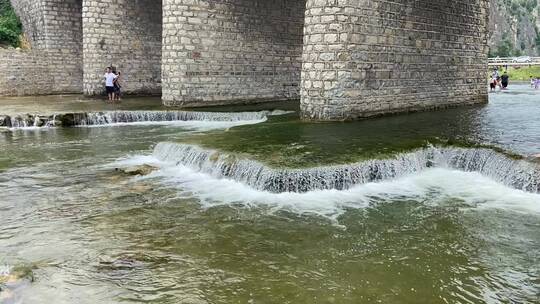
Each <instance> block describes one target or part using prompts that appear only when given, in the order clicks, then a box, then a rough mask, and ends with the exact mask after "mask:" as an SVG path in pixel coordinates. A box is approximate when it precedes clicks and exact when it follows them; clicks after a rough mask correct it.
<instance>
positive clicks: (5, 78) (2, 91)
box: [0, 48, 54, 96]
mask: <svg viewBox="0 0 540 304" xmlns="http://www.w3.org/2000/svg"><path fill="white" fill-rule="evenodd" d="M52 92H54V83H53V82H52V81H51V70H50V62H49V61H48V59H47V58H45V57H44V56H42V54H40V53H39V52H35V51H21V50H15V49H2V48H0V96H2V95H3V96H23V95H43V94H52Z"/></svg>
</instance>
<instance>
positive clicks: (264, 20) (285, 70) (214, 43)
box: [162, 0, 306, 106]
mask: <svg viewBox="0 0 540 304" xmlns="http://www.w3.org/2000/svg"><path fill="white" fill-rule="evenodd" d="M305 3H306V0H272V1H268V0H205V1H192V0H164V1H163V7H164V14H165V15H164V19H163V21H164V25H163V35H164V36H163V38H164V39H163V43H164V44H163V68H162V70H163V73H162V74H163V100H164V103H165V104H166V105H181V106H206V105H217V104H230V103H240V102H254V101H255V102H256V101H264V100H278V99H297V98H298V97H299V91H300V90H299V84H300V71H301V57H302V37H303V26H304V11H305Z"/></svg>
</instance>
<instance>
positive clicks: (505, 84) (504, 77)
mask: <svg viewBox="0 0 540 304" xmlns="http://www.w3.org/2000/svg"><path fill="white" fill-rule="evenodd" d="M509 79H510V76H508V73H507V72H506V71H505V72H504V74H503V75H502V76H501V85H502V89H503V90H506V89H507V88H508V82H509Z"/></svg>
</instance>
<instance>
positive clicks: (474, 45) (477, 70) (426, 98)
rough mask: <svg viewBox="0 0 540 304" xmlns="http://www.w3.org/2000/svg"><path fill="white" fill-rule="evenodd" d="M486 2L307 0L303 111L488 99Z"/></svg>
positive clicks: (343, 113) (349, 113)
mask: <svg viewBox="0 0 540 304" xmlns="http://www.w3.org/2000/svg"><path fill="white" fill-rule="evenodd" d="M488 5H489V4H488V0H455V1H446V0H416V1H410V0H394V1H384V0H339V1H338V0H308V1H307V10H306V24H305V36H304V54H303V70H302V100H301V108H302V115H303V117H304V118H306V119H316V120H317V119H323V120H342V119H355V118H363V117H370V116H376V115H381V114H388V113H395V112H404V111H417V110H426V109H432V108H442V107H448V106H454V105H462V104H472V103H483V102H487V90H486V78H485V71H486V66H487V52H488V49H487V33H488V29H487V19H488V11H489V10H488V8H489V7H488Z"/></svg>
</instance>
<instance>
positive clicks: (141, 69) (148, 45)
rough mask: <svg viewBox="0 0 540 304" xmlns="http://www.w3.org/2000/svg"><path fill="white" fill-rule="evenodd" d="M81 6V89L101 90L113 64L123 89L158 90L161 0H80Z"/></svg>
mask: <svg viewBox="0 0 540 304" xmlns="http://www.w3.org/2000/svg"><path fill="white" fill-rule="evenodd" d="M83 7H84V9H83V36H84V39H83V40H84V93H85V94H88V95H96V94H101V93H102V92H103V91H104V89H105V88H104V80H103V74H104V70H105V68H106V67H107V66H110V65H113V66H115V67H117V69H118V70H120V71H121V72H122V75H123V78H122V85H123V91H124V92H125V93H137V94H160V93H161V34H162V6H161V1H155V0H138V1H130V0H84V1H83Z"/></svg>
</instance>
